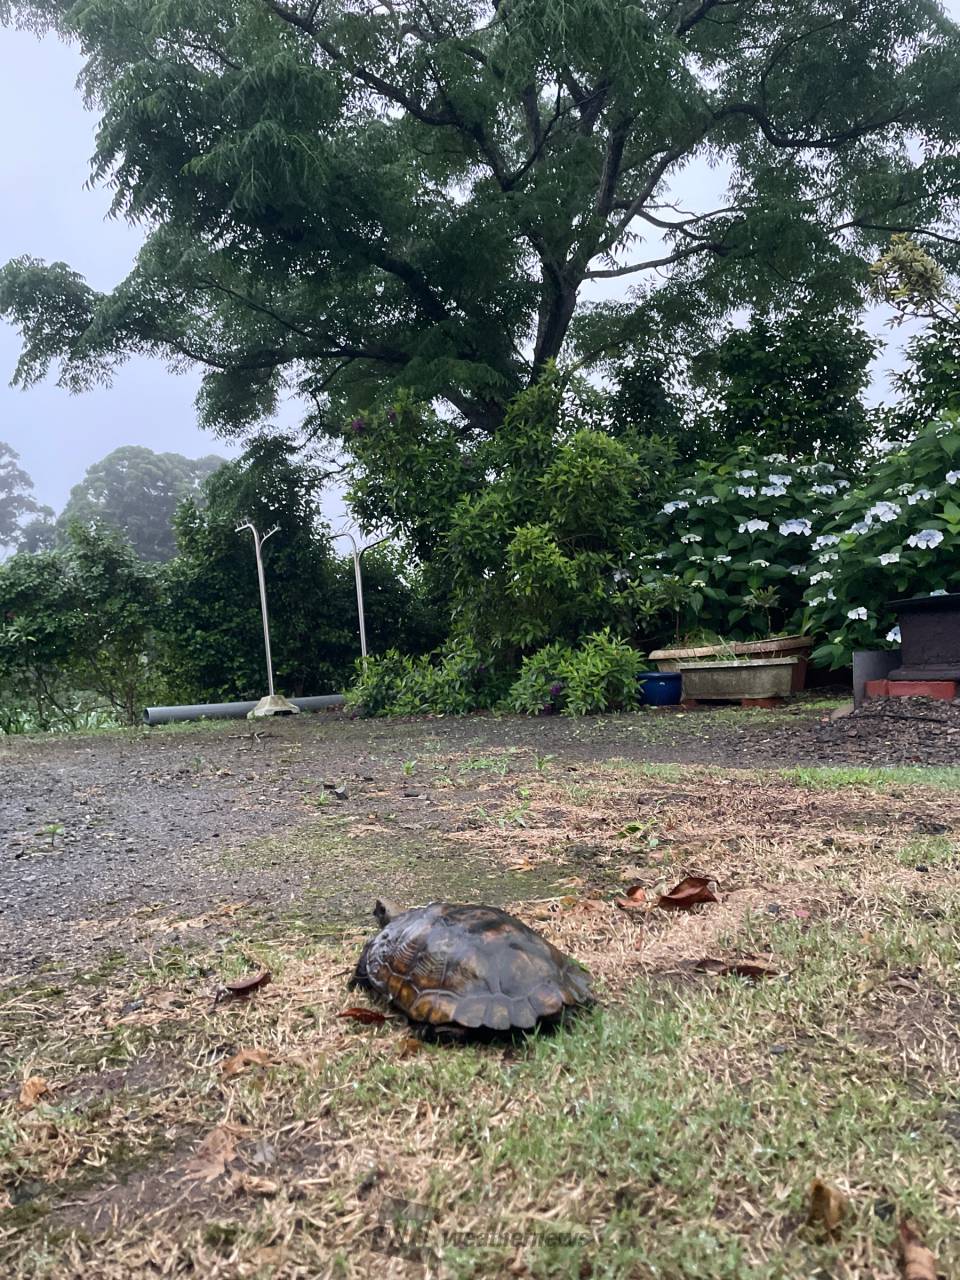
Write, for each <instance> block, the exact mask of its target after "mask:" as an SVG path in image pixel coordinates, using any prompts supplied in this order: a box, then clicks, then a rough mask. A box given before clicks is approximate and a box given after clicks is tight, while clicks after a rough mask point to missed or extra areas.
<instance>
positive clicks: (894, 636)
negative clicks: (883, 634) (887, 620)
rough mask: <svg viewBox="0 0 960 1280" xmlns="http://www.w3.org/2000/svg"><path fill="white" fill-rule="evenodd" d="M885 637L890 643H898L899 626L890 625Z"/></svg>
mask: <svg viewBox="0 0 960 1280" xmlns="http://www.w3.org/2000/svg"><path fill="white" fill-rule="evenodd" d="M887 639H888V640H889V641H890V643H891V644H899V643H900V628H899V627H891V628H890V630H889V631H888V632H887Z"/></svg>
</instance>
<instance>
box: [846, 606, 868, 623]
mask: <svg viewBox="0 0 960 1280" xmlns="http://www.w3.org/2000/svg"><path fill="white" fill-rule="evenodd" d="M847 617H848V618H852V619H853V620H854V621H857V622H866V620H867V611H866V609H864V607H863V605H861V606H860V608H859V609H848V610H847Z"/></svg>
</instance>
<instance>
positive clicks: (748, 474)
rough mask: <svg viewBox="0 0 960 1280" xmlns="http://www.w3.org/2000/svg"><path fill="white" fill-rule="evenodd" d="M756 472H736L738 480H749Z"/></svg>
mask: <svg viewBox="0 0 960 1280" xmlns="http://www.w3.org/2000/svg"><path fill="white" fill-rule="evenodd" d="M756 474H757V473H756V472H755V471H738V472H737V473H736V475H737V479H738V480H750V479H751V478H752V477H753V476H755V475H756Z"/></svg>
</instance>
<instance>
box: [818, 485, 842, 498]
mask: <svg viewBox="0 0 960 1280" xmlns="http://www.w3.org/2000/svg"><path fill="white" fill-rule="evenodd" d="M812 489H813V492H814V493H819V494H820V496H821V497H822V498H832V497H833V495H834V494H835V493H836V492H837V486H836V485H835V484H815V485H813V486H812Z"/></svg>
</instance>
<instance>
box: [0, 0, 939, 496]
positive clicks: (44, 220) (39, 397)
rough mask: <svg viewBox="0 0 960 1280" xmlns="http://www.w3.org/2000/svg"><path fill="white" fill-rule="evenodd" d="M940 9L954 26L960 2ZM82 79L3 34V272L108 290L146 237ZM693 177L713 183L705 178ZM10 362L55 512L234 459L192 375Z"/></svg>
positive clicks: (70, 53)
mask: <svg viewBox="0 0 960 1280" xmlns="http://www.w3.org/2000/svg"><path fill="white" fill-rule="evenodd" d="M945 7H946V9H947V11H948V12H950V13H952V14H953V16H954V17H958V18H960V0H951V2H950V3H947V4H946V5H945ZM79 69H80V57H79V54H78V53H77V52H76V50H75V49H73V48H71V47H69V46H66V45H64V44H62V43H60V42H59V41H57V40H55V39H53V38H52V37H46V38H45V39H43V40H37V39H36V37H34V36H32V35H30V34H28V33H26V32H19V31H11V30H4V29H0V119H3V120H4V121H5V122H6V129H5V131H4V132H5V136H4V141H3V164H2V167H0V196H2V199H0V263H2V262H5V261H7V259H8V258H12V257H17V256H19V255H21V254H29V255H31V256H33V257H37V258H43V259H46V260H47V261H63V262H66V263H68V264H69V265H70V266H71V267H72V268H73V269H74V270H76V271H79V272H80V273H81V274H82V275H83V276H85V277H86V279H87V280H88V281H89V282H90V283H91V284H92V285H93V286H94V287H96V288H99V289H108V288H110V287H112V286H113V285H115V284H116V283H117V282H118V281H120V280H121V279H122V278H123V277H124V276H125V275H126V273H127V271H128V270H129V268H130V265H131V263H132V261H133V258H134V256H135V254H136V252H137V249H138V247H139V245H140V242H141V239H142V233H141V231H140V230H139V229H137V228H136V227H130V226H128V225H127V224H125V223H123V222H119V221H113V220H109V219H107V217H106V214H107V209H108V206H109V200H110V197H109V191H108V190H106V189H104V188H102V187H101V188H95V189H93V190H90V189H87V188H86V187H85V183H86V180H87V176H88V162H89V158H90V156H91V154H92V152H93V132H94V126H95V120H96V118H95V116H94V115H93V114H91V113H89V112H87V111H85V110H84V108H83V104H82V101H81V99H80V95H79V93H78V91H77V89H76V84H75V82H76V78H77V74H78V72H79ZM688 172H690V171H688ZM691 177H692V178H693V180H694V181H698V180H702V181H703V182H704V183H707V184H711V185H712V184H713V183H715V182H716V176H715V175H711V174H710V173H709V171H708V170H706V168H705V167H704V168H702V169H700V170H699V177H698V171H693V172H692V173H691ZM18 353H19V338H18V336H17V334H16V332H15V331H14V330H13V329H11V328H9V327H8V326H6V325H4V324H2V323H0V440H6V441H8V442H9V443H10V444H11V445H13V447H14V448H15V449H16V450H17V451H18V453H19V454H20V455H21V462H22V465H23V467H24V468H25V470H26V471H27V472H28V473H29V474H30V475H31V477H32V478H33V481H34V484H35V485H36V496H37V498H38V499H39V500H40V501H41V502H45V503H48V504H49V505H50V506H52V507H54V508H55V509H56V510H58V511H59V510H60V509H61V508H62V506H63V504H64V502H65V501H66V499H67V497H68V495H69V491H70V487H71V485H73V484H75V483H76V482H77V481H78V480H79V479H80V478H81V477H82V475H83V472H84V471H85V470H86V468H87V467H88V466H89V465H90V463H92V462H95V461H96V460H97V459H99V458H102V457H103V456H104V454H106V453H109V452H110V450H111V449H115V448H117V447H118V446H119V445H123V444H143V445H148V446H149V447H150V448H152V449H156V450H158V451H160V450H172V451H175V452H177V453H183V454H186V455H187V456H190V457H196V456H199V455H201V454H205V453H221V454H224V455H229V454H231V453H234V452H236V450H235V449H233V448H231V446H230V445H228V444H226V443H225V442H224V441H222V440H219V439H217V438H216V437H214V436H212V435H211V434H209V433H207V432H202V431H200V430H199V429H198V428H197V426H196V414H195V411H194V407H193V399H194V396H195V394H196V390H197V386H198V384H199V375H198V374H187V375H173V374H171V373H169V372H168V371H167V369H166V367H165V366H164V364H163V363H162V361H151V360H139V359H138V360H131V361H130V362H129V363H128V364H126V365H125V366H124V367H123V368H122V369H121V370H120V372H119V373H118V375H117V376H116V378H115V380H114V383H113V386H112V387H110V388H98V389H96V390H94V391H90V392H87V393H86V394H84V395H79V396H71V395H69V394H68V393H67V392H66V391H62V390H60V389H59V388H58V387H56V386H55V385H54V383H53V382H52V381H47V382H44V383H42V384H41V385H39V386H36V387H33V388H31V389H30V390H29V391H26V392H23V391H20V390H14V389H12V388H10V387H9V386H7V385H6V384H7V382H8V381H9V378H10V376H11V375H12V373H13V369H14V366H15V363H16V359H17V356H18ZM894 358H895V356H894V353H892V352H888V353H887V354H886V355H885V356H884V357H882V358H881V361H880V362H879V364H878V371H877V376H876V378H875V385H874V393H873V398H877V397H878V396H881V395H883V393H884V391H885V388H886V379H885V376H884V373H883V370H884V369H885V368H887V367H889V365H890V363H891V360H892V359H894ZM325 506H326V510H327V515H328V518H330V519H333V520H338V519H339V518H340V514H341V512H342V503H341V502H340V500H339V498H338V497H336V496H334V495H330V497H329V499H328V500H327V502H326V504H325Z"/></svg>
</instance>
